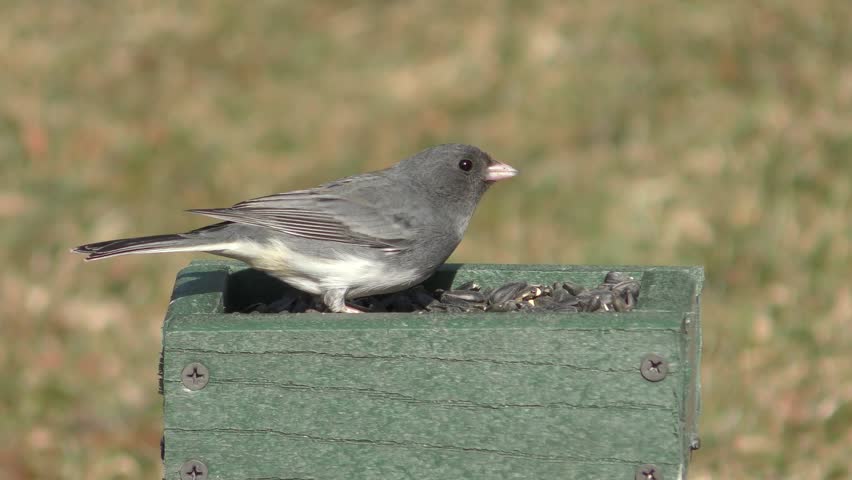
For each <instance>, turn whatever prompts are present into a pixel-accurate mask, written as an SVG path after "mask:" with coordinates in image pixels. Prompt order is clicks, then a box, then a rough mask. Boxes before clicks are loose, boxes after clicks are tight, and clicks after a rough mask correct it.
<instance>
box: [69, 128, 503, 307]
mask: <svg viewBox="0 0 852 480" xmlns="http://www.w3.org/2000/svg"><path fill="white" fill-rule="evenodd" d="M517 174H518V171H517V170H516V169H515V168H513V167H511V166H509V165H507V164H505V163H501V162H498V161H495V160H494V159H492V158H491V156H490V155H488V154H487V153H486V152H484V151H482V150H481V149H479V148H478V147H475V146H472V145H465V144H444V145H437V146H434V147H430V148H427V149H425V150H423V151H421V152H418V153H416V154H414V155H412V156H410V157H408V158H406V159H404V160H402V161H400V162H399V163H397V164H395V165H393V166H391V167H388V168H385V169H383V170H377V171H373V172H367V173H362V174H358V175H353V176H349V177H345V178H341V179H339V180H334V181H331V182H328V183H324V184H322V185H319V186H317V187H314V188H309V189H304V190H295V191H289V192H284V193H276V194H273V195H268V196H264V197H258V198H253V199H250V200H245V201H242V202H239V203H237V204H235V205H233V206H231V207H227V208H204V209H191V210H187V211H188V212H191V213H195V214H200V215H205V216H207V217H212V218H215V219H217V220H220V222H219V223H215V224H212V225H208V226H205V227H202V228H198V229H195V230H191V231H189V232H186V233H175V234H166V235H152V236H144V237H134V238H121V239H117V240H108V241H104V242H97V243H90V244H86V245H80V246H78V247H75V248H73V249H71V251H72V252H74V253H81V254H84V255H86V257H85V260H86V261H89V260H99V259H103V258H109V257H115V256H119V255H129V254H147V253H166V252H204V253H211V254H214V255H219V256H223V257H227V258H232V259H236V260H240V261H242V262H244V263H246V264H248V265H249V266H250V267H251V268H254V269H256V270H260V271H262V272H264V273H266V274H268V275H270V276H272V277H275V278H277V279H279V280H281V281H283V282H284V283H286V284H288V285H290V286H292V287H295V288H296V289H299V290H302V291H304V292H307V293H309V294H312V295H314V296H316V297H317V298H318V299H319V300H320V301H321V302H322V303H323V304H324V305H325V306H326V307H327V309H328V311H330V312H334V313H343V312H347V313H359V312H361V311H362V310H360V309H358V308H355V307H352V306H350V305H348V304H347V300H351V299H355V298H360V297H365V296H370V295H377V294H382V293H391V292H397V291H401V290H405V289H407V288H410V287H412V286H415V285H417V284H419V283H422V282H423V281H424V280H426V279H427V278H429V277H430V276H431V275H432V274H433V273H434V272H435V271H436V270H437V269H438V267H440V266H441V265H442V264H443V263H444V262H445V261H446V260H447V258H448V257H449V256H450V254H452V252H453V251H454V250H455V249H456V247H457V246H458V244H459V243H460V242H461V240H462V237H463V236H464V233H465V231H466V230H467V227H468V224H469V223H470V219H471V217H472V216H473V213H474V210H475V209H476V206H477V204H478V203H479V201H480V199H481V198H482V196H483V194H484V193H485V192H486V191H487V190H488V189H489V187H490V186H491V185H493V184H494V183H495V182H498V181H500V180H504V179H507V178H511V177H514V176H515V175H517Z"/></svg>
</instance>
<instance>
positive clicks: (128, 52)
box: [0, 0, 852, 479]
mask: <svg viewBox="0 0 852 480" xmlns="http://www.w3.org/2000/svg"><path fill="white" fill-rule="evenodd" d="M850 25H852V2H849V1H847V0H836V1H832V0H812V1H809V2H799V1H796V0H776V1H756V2H743V1H734V0H729V1H718V0H717V1H712V2H711V1H705V2H663V1H641V2H639V1H632V0H630V1H628V0H625V1H618V2H565V1H559V0H556V1H523V2H522V1H516V2H512V1H491V0H481V1H466V2H452V1H437V0H434V1H425V0H424V1H412V2H387V1H378V0H376V1H358V2H349V1H330V0H329V1H313V2H272V1H269V2H267V1H255V2H226V1H204V2H202V1H172V2H149V1H141V0H139V1H131V0H121V1H112V2H98V1H45V2H30V1H22V0H5V1H2V2H0V72H2V73H0V168H2V170H0V172H2V175H0V260H2V264H3V267H2V269H0V329H2V330H0V477H2V478H4V479H7V478H8V479H19V478H20V479H25V478H160V477H159V475H160V459H159V446H158V444H159V439H160V434H161V413H162V412H161V408H162V406H161V403H162V399H161V397H160V396H159V395H158V394H157V374H156V371H157V359H158V352H159V345H160V326H161V321H162V317H163V314H164V312H165V309H166V307H167V303H168V299H169V295H170V291H171V287H172V283H173V280H174V277H175V274H176V273H177V271H178V270H179V269H180V268H181V267H182V266H184V265H186V264H187V263H188V262H189V261H190V260H191V259H192V258H193V256H192V255H164V256H145V257H142V256H136V257H122V258H120V259H116V260H112V261H105V262H97V263H89V264H84V263H83V262H82V259H81V258H80V257H78V256H74V255H71V254H69V253H68V248H69V247H71V246H74V245H77V244H80V243H85V242H91V241H97V240H105V239H110V238H115V237H119V236H133V235H142V234H153V233H165V232H173V231H185V230H188V229H190V228H195V227H199V226H202V225H205V224H207V223H208V222H209V221H208V220H205V219H204V218H202V217H197V216H193V215H189V214H185V213H182V210H183V209H187V208H199V207H217V206H228V205H231V204H232V203H234V202H237V201H239V200H242V199H245V198H249V197H254V196H260V195H265V194H270V193H274V192H279V191H286V190H290V189H296V188H302V187H309V186H313V185H315V184H317V183H319V182H322V181H327V180H331V179H335V178H338V177H340V176H344V175H348V174H353V173H357V172H362V171H365V170H370V169H378V168H382V167H385V166H388V165H390V164H392V163H394V162H396V161H397V160H399V159H401V158H403V157H405V156H407V155H409V154H412V153H414V152H416V151H418V150H420V149H422V148H424V147H427V146H430V145H433V144H437V143H446V142H465V143H472V144H475V145H478V146H481V147H482V148H483V149H485V150H486V151H488V152H490V153H491V154H492V155H493V156H494V157H495V158H496V159H498V160H501V161H505V162H507V163H509V164H511V165H513V166H515V167H517V168H518V169H520V170H521V172H522V175H521V176H519V177H517V178H515V179H513V180H511V181H509V182H506V183H501V184H500V185H498V186H496V187H495V188H493V189H492V190H491V191H490V192H489V194H488V195H486V197H485V199H484V201H483V203H482V204H481V206H480V209H479V211H478V212H477V215H476V216H475V217H474V220H473V222H472V224H471V226H470V228H469V230H468V233H467V236H466V237H465V240H464V241H463V242H462V244H461V246H460V247H459V249H458V250H457V251H456V253H455V254H454V256H453V257H452V259H451V261H455V262H494V263H567V264H621V263H625V264H679V265H682V264H700V265H704V266H705V268H706V273H707V286H706V289H705V291H704V301H703V308H704V310H703V312H704V316H703V319H704V330H705V336H704V339H705V343H704V351H705V355H704V363H703V370H702V376H703V388H704V390H703V405H704V411H703V416H702V418H701V437H702V441H703V443H702V447H701V449H700V450H699V451H697V452H696V453H695V454H694V455H693V464H692V468H691V473H692V475H691V476H690V477H691V478H694V479H710V478H802V479H843V478H849V477H850V475H852V459H850V456H849V445H850V444H852V348H850V347H852V328H850V325H852V285H850V276H852V275H851V274H852V250H850V238H852V213H850V212H852V159H850V155H852V62H850V58H852V34H850V30H849V27H850Z"/></svg>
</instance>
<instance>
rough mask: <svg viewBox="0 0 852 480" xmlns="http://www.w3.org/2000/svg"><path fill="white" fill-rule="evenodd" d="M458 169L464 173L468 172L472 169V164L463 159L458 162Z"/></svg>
mask: <svg viewBox="0 0 852 480" xmlns="http://www.w3.org/2000/svg"><path fill="white" fill-rule="evenodd" d="M459 168H461V169H462V170H464V171H465V172H469V171H470V169H471V168H473V162H471V161H470V160H468V159H466V158H465V159H464V160H462V161H460V162H459Z"/></svg>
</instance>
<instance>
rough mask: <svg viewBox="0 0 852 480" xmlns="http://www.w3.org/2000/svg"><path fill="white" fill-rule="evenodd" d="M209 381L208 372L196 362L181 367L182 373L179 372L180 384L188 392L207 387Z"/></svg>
mask: <svg viewBox="0 0 852 480" xmlns="http://www.w3.org/2000/svg"><path fill="white" fill-rule="evenodd" d="M209 381H210V371H209V370H207V367H205V366H204V365H202V364H200V363H198V362H192V363H190V364H189V365H187V366H185V367H183V371H181V372H180V382H181V383H183V386H184V387H186V388H188V389H190V390H201V389H202V388H204V387H206V386H207V382H209Z"/></svg>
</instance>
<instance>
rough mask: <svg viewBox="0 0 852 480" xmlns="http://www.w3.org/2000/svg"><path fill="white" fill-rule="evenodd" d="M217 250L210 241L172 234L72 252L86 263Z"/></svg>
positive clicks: (86, 247) (101, 244)
mask: <svg viewBox="0 0 852 480" xmlns="http://www.w3.org/2000/svg"><path fill="white" fill-rule="evenodd" d="M215 249H216V246H215V245H211V243H210V242H209V241H204V240H202V239H199V238H193V237H192V236H188V235H186V234H171V235H152V236H149V237H136V238H120V239H118V240H109V241H106V242H97V243H89V244H87V245H80V246H79V247H75V248H72V249H71V251H72V252H74V253H82V254H84V255H86V261H89V260H98V259H101V258H107V257H114V256H117V255H130V254H134V253H135V254H138V253H166V252H205V251H212V250H215Z"/></svg>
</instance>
